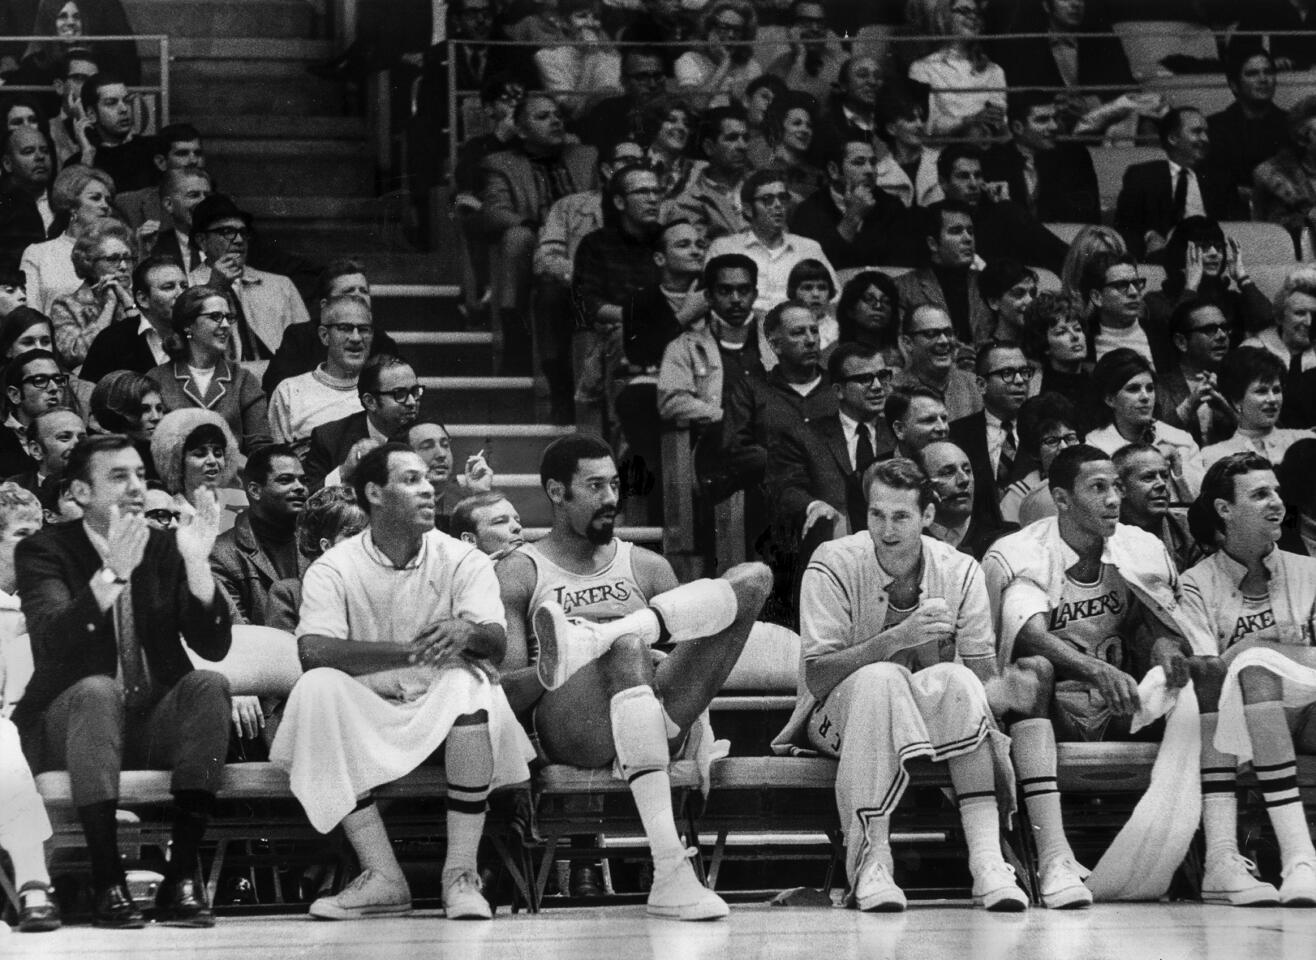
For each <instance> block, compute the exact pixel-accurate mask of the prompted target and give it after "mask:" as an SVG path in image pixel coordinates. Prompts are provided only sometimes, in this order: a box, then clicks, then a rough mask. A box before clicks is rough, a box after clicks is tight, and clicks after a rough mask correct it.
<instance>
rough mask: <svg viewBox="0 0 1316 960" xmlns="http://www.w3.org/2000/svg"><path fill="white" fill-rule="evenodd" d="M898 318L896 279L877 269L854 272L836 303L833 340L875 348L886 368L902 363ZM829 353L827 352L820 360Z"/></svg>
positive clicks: (825, 359)
mask: <svg viewBox="0 0 1316 960" xmlns="http://www.w3.org/2000/svg"><path fill="white" fill-rule="evenodd" d="M899 317H900V292H899V291H898V290H897V289H896V282H895V281H894V280H892V279H891V278H890V277H889V276H887V275H886V274H885V273H882V272H881V271H879V270H865V271H863V272H862V273H857V274H855V275H854V276H853V277H851V278H850V279H849V281H847V282H846V284H845V286H844V287H842V288H841V296H840V299H839V300H837V302H836V323H837V343H847V342H850V341H853V342H855V343H862V344H864V345H865V346H869V347H876V348H877V349H878V351H879V352H881V354H882V359H883V360H884V361H885V362H886V365H887V366H888V367H891V368H893V369H894V368H897V367H901V366H904V362H905V361H904V358H903V357H902V356H901V355H900V346H899V344H898V341H897V337H898V334H899V333H900V320H899ZM830 356H831V352H830V351H827V352H826V353H825V355H824V356H823V357H822V362H823V363H826V362H827V358H828V357H830Z"/></svg>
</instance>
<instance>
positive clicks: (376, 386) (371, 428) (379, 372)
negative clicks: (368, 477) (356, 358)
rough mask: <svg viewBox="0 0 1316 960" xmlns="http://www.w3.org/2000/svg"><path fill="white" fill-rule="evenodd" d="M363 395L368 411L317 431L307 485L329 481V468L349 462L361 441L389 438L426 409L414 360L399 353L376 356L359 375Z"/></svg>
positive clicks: (311, 487)
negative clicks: (404, 360) (355, 447)
mask: <svg viewBox="0 0 1316 960" xmlns="http://www.w3.org/2000/svg"><path fill="white" fill-rule="evenodd" d="M356 391H357V395H358V396H359V397H360V398H361V406H362V408H363V409H362V410H361V412H359V413H354V414H352V415H351V416H347V417H343V418H341V419H339V420H332V421H330V422H329V423H325V424H321V425H320V426H318V427H316V428H315V429H313V430H312V431H311V444H310V448H309V449H308V450H307V452H306V457H305V458H304V462H305V464H306V486H307V488H308V489H309V490H311V491H312V492H314V491H316V490H319V489H320V488H321V487H322V486H324V482H325V477H326V476H328V474H329V472H330V471H332V470H333V469H335V468H336V467H340V466H342V465H343V463H344V462H346V460H347V457H348V454H349V453H351V452H352V448H353V447H354V446H356V444H357V443H358V442H359V441H361V440H366V439H370V440H375V441H378V442H379V443H387V442H388V439H389V437H391V436H393V435H394V434H395V433H397V431H398V430H400V429H402V428H403V427H405V426H407V425H408V424H410V423H413V422H414V421H415V419H416V417H417V415H418V414H419V413H420V398H421V394H423V393H424V392H425V389H424V388H423V387H422V386H421V385H420V382H419V381H418V380H417V379H416V371H415V370H413V369H412V368H411V365H410V364H408V363H404V362H403V361H401V360H399V359H398V358H397V357H394V356H388V355H385V354H380V355H377V356H374V357H371V358H370V359H369V360H368V361H366V363H365V366H363V367H362V368H361V374H360V376H359V377H358V378H357V384H356Z"/></svg>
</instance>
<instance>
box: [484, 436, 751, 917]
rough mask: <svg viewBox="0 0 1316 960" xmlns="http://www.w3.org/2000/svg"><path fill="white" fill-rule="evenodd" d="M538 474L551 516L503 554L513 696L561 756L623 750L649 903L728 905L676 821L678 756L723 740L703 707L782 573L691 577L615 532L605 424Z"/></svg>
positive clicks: (672, 909)
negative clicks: (673, 778) (546, 525)
mask: <svg viewBox="0 0 1316 960" xmlns="http://www.w3.org/2000/svg"><path fill="white" fill-rule="evenodd" d="M540 478H541V481H542V483H543V487H544V491H545V493H546V494H547V495H548V498H549V500H550V502H551V503H552V508H553V526H552V529H551V531H550V532H549V533H548V534H547V535H546V536H545V537H543V538H542V539H540V540H538V541H536V542H535V543H532V544H527V545H525V546H523V547H521V548H520V549H518V550H516V551H514V552H513V553H511V554H510V555H509V556H507V557H506V558H505V559H503V560H502V561H500V562H499V564H498V566H497V568H496V572H497V574H498V580H499V584H500V586H501V588H502V597H503V606H504V609H505V611H506V615H507V657H506V659H505V660H504V662H503V665H502V671H503V687H504V689H505V690H506V691H507V695H508V699H509V700H510V701H511V703H512V707H513V709H514V710H515V711H516V712H517V714H518V716H520V717H521V718H522V722H523V723H525V724H526V725H527V726H528V728H529V729H530V730H532V731H533V733H535V734H536V735H537V736H538V740H539V747H540V751H541V753H542V754H543V755H544V756H545V757H546V758H547V759H548V760H549V761H550V762H554V763H567V764H573V765H575V766H579V767H601V766H605V765H607V764H609V763H613V762H614V761H615V762H616V766H617V768H618V770H619V773H620V774H621V775H622V776H624V777H625V778H626V780H627V782H628V783H629V785H630V791H631V795H632V796H633V797H634V799H635V805H636V808H637V809H638V811H639V814H640V821H641V823H642V824H643V825H644V831H645V835H646V836H647V837H648V839H649V848H650V851H651V853H652V855H653V861H654V880H653V887H652V888H651V890H650V892H649V898H648V912H649V913H650V914H651V915H654V916H660V917H669V918H674V919H680V920H709V919H716V918H719V917H724V916H726V915H727V905H726V903H725V902H723V900H722V898H721V897H719V896H718V895H717V894H715V893H714V892H713V891H711V890H708V889H707V888H705V887H704V886H703V885H702V884H700V883H699V881H698V879H697V878H696V876H695V873H694V870H693V868H692V867H691V864H690V862H689V857H690V856H692V855H694V853H695V851H694V850H687V849H686V848H685V846H684V844H683V843H682V842H681V838H680V836H679V835H678V833H677V831H676V822H675V819H674V817H673V814H672V798H671V782H670V778H669V777H668V773H667V768H668V763H669V761H670V760H671V758H672V756H673V755H675V754H677V753H683V754H684V755H692V754H697V752H698V750H699V747H700V745H701V744H704V745H707V744H709V743H710V742H711V737H710V736H709V731H708V730H707V729H706V728H705V725H704V724H703V723H702V722H699V721H700V718H701V716H702V715H703V714H704V712H705V710H706V709H707V707H708V705H709V703H710V702H711V701H712V699H713V697H714V696H715V695H716V694H717V692H718V690H719V689H720V688H721V686H722V684H723V682H724V681H725V680H726V678H727V675H728V674H729V673H730V672H731V668H732V667H733V666H734V665H735V663H736V660H737V659H738V658H739V656H740V653H741V650H742V649H743V648H744V646H745V641H746V639H747V638H748V636H749V631H750V628H751V626H752V625H753V623H754V620H755V617H756V616H757V615H758V612H759V608H760V607H761V606H762V604H763V601H764V599H765V598H766V597H767V594H768V591H769V589H770V588H771V585H772V576H771V573H770V572H769V570H768V568H767V567H765V566H763V565H762V564H742V565H740V566H737V567H734V568H732V569H731V570H729V571H728V572H727V574H726V576H725V577H724V578H722V579H718V580H697V581H694V582H693V583H688V584H685V585H680V584H678V583H677V579H676V574H675V573H674V572H673V571H672V568H671V566H670V564H668V562H667V561H666V560H664V559H663V558H662V557H660V556H658V555H657V554H655V553H652V552H650V551H648V550H644V549H642V548H639V547H635V546H632V545H631V544H629V543H626V542H625V541H622V540H619V539H617V538H616V537H615V536H614V535H613V527H614V522H615V518H616V513H617V503H618V475H617V466H616V464H615V463H614V461H613V458H612V451H611V449H610V448H609V447H608V446H607V444H605V443H603V441H601V440H599V439H597V438H595V437H590V436H585V435H581V434H576V435H572V436H569V437H563V438H562V439H560V440H558V441H556V442H554V443H553V444H552V445H551V446H550V447H549V448H548V449H547V450H545V451H544V456H543V461H542V463H541V465H540ZM609 621H611V622H609ZM536 643H537V644H538V646H537V647H536ZM659 643H662V644H667V643H670V644H673V646H672V649H671V652H670V654H669V655H668V656H667V657H666V658H665V659H662V660H660V661H659V662H657V663H655V657H654V656H653V651H652V650H651V649H650V648H651V647H652V646H653V645H655V644H659ZM605 717H606V718H607V722H602V721H603V718H605Z"/></svg>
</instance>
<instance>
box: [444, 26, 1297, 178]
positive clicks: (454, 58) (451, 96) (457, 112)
mask: <svg viewBox="0 0 1316 960" xmlns="http://www.w3.org/2000/svg"><path fill="white" fill-rule="evenodd" d="M1162 22H1163V21H1162ZM1186 25H1187V26H1189V27H1191V33H1190V34H1189V35H1191V36H1192V37H1193V38H1195V39H1197V40H1199V41H1201V42H1205V41H1206V39H1207V38H1210V39H1211V40H1213V41H1215V43H1216V44H1217V45H1219V44H1220V42H1221V41H1232V40H1234V39H1237V38H1240V37H1249V36H1250V37H1256V38H1258V39H1260V38H1264V37H1272V38H1274V37H1287V36H1303V37H1310V38H1311V41H1312V43H1313V44H1316V32H1308V31H1269V32H1242V31H1236V30H1215V31H1213V30H1211V29H1210V28H1208V27H1205V26H1202V27H1196V26H1194V25H1192V24H1186ZM765 29H770V28H765ZM870 29H871V32H870ZM900 30H901V28H899V27H877V26H875V27H874V28H865V29H864V30H863V31H861V32H860V33H858V34H855V35H850V36H845V37H835V36H833V37H832V38H830V40H829V43H830V44H831V45H832V46H833V48H834V49H840V50H842V51H844V52H846V53H847V54H849V55H868V54H870V53H872V54H874V55H876V56H877V57H878V58H879V59H881V60H887V59H891V58H892V57H893V54H894V51H895V50H896V49H897V48H899V47H900V46H922V47H928V46H929V45H944V44H945V43H946V38H945V37H943V36H939V35H933V34H909V33H902V32H900ZM761 33H762V31H761ZM1185 35H1186V34H1185V31H1184V30H1179V29H1174V30H1167V29H1148V30H1142V29H1140V30H1138V31H1137V36H1138V38H1139V40H1140V41H1145V40H1147V39H1149V38H1164V39H1181V38H1183V37H1184V36H1185ZM1053 36H1064V37H1068V38H1072V39H1075V40H1081V39H1085V38H1091V37H1092V36H1093V34H1092V33H1074V34H1056V35H1053V34H1050V33H1010V34H993V35H990V36H983V37H982V38H981V42H982V44H983V46H984V48H985V49H986V50H987V51H988V53H989V56H990V54H991V52H992V51H994V50H997V49H999V48H1000V47H1001V45H1002V44H1004V43H1007V42H1012V41H1018V40H1037V39H1050V38H1052V37H1053ZM1097 36H1101V37H1105V38H1109V39H1110V40H1112V41H1114V42H1119V43H1121V44H1122V45H1123V43H1124V41H1123V39H1122V37H1121V36H1120V34H1119V33H1117V32H1111V33H1103V34H1097ZM445 42H446V44H447V69H448V77H447V81H448V82H447V91H448V116H447V127H446V129H445V133H446V139H447V146H448V171H449V173H450V174H451V171H452V170H453V169H454V168H455V166H456V162H457V152H458V148H459V147H460V145H461V142H462V141H463V140H465V139H466V138H468V137H470V136H472V135H476V134H479V133H482V132H485V131H484V130H483V129H482V128H481V124H480V122H479V120H478V113H477V112H476V111H473V110H470V109H468V107H469V105H470V104H471V103H472V102H473V101H474V102H476V103H478V100H479V93H480V92H479V91H478V90H469V89H468V90H462V89H459V88H458V84H457V64H458V50H459V49H460V48H461V47H464V46H479V47H486V48H490V47H532V48H536V49H537V48H539V47H542V46H544V45H542V44H530V43H524V42H521V41H515V40H490V41H478V42H477V41H468V40H461V39H457V38H452V37H449V38H448V39H447V40H446V41H445ZM701 45H702V43H701V41H698V40H695V41H684V42H665V43H647V42H645V43H627V42H624V41H608V42H607V43H606V44H602V45H600V44H599V43H597V42H595V41H586V40H562V41H555V42H554V43H553V44H552V45H551V46H552V47H582V48H588V49H601V48H606V49H613V50H616V51H618V52H619V53H620V52H622V51H624V50H625V48H626V47H628V46H630V47H647V48H670V49H673V50H682V51H684V50H698V49H700V47H701ZM750 45H751V46H753V47H755V48H756V50H768V51H770V52H772V53H774V55H775V54H776V53H780V52H783V51H785V50H788V49H789V46H790V40H789V39H788V38H787V37H785V36H783V37H779V38H776V37H774V38H764V37H762V36H760V37H759V38H758V39H756V40H754V41H752V42H751V43H750ZM1125 49H1127V46H1126V47H1125ZM1173 52H1177V51H1175V50H1172V49H1170V48H1169V46H1168V45H1167V47H1166V48H1165V49H1164V51H1163V53H1164V54H1170V53H1173ZM767 59H768V58H766V57H760V58H759V62H760V63H762V64H765V65H766V60H767ZM1001 66H1002V67H1003V68H1005V69H1006V72H1007V79H1008V75H1009V69H1008V68H1009V64H1008V63H1003V64H1001ZM1130 67H1131V69H1132V71H1133V83H1132V84H1130V85H1128V86H1109V85H1101V86H1098V85H1086V86H1073V87H1066V86H1022V85H1018V86H1017V85H1013V84H1011V85H1009V86H1008V87H1007V89H1008V90H1010V91H1018V92H1022V91H1025V90H1032V91H1039V92H1048V93H1057V94H1060V93H1065V94H1073V95H1080V96H1083V95H1092V96H1110V95H1111V94H1118V93H1123V92H1146V93H1158V94H1162V95H1164V96H1166V97H1167V99H1170V100H1172V101H1175V102H1173V103H1171V105H1172V106H1173V105H1180V104H1183V105H1188V103H1187V101H1189V100H1191V97H1192V94H1193V92H1194V91H1212V92H1216V91H1220V90H1222V89H1227V88H1226V87H1225V83H1224V79H1223V63H1222V64H1221V73H1220V74H1209V73H1208V74H1202V73H1191V74H1174V73H1172V72H1169V71H1165V72H1163V73H1162V72H1154V73H1147V74H1143V75H1142V76H1139V72H1138V64H1134V63H1133V62H1132V58H1130ZM1299 75H1307V76H1309V77H1310V80H1309V81H1308V82H1306V83H1300V84H1299V85H1298V88H1299V89H1301V90H1303V91H1305V92H1308V93H1316V73H1312V74H1299ZM998 90H999V88H997V87H982V86H965V87H954V88H945V89H941V90H938V91H937V92H939V93H982V92H989V91H991V92H995V91H998ZM1279 90H1280V91H1281V93H1282V94H1288V93H1292V92H1293V90H1292V88H1289V89H1286V85H1285V84H1284V83H1283V82H1281V83H1280V86H1279ZM550 92H551V93H552V94H554V95H555V96H567V97H569V96H573V95H575V96H585V97H591V98H600V97H604V96H611V95H614V94H618V93H621V90H620V89H615V90H599V89H587V90H580V89H565V90H556V89H555V90H552V91H550ZM667 92H668V93H671V94H676V95H681V94H683V93H691V92H693V91H690V90H680V89H677V88H674V87H669V88H668V91H667ZM1286 99H1287V98H1286ZM820 106H821V105H820ZM1075 139H1082V140H1085V141H1087V142H1096V141H1099V140H1100V139H1101V138H1100V137H1099V136H1096V137H1091V136H1089V137H1080V138H1075Z"/></svg>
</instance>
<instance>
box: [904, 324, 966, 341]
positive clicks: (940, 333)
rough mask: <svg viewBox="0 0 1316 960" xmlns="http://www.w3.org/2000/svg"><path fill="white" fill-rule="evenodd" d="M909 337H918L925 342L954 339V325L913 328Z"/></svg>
mask: <svg viewBox="0 0 1316 960" xmlns="http://www.w3.org/2000/svg"><path fill="white" fill-rule="evenodd" d="M910 336H911V337H918V338H919V339H920V340H923V341H925V342H927V343H935V342H936V341H938V340H954V339H955V328H954V327H937V328H935V329H933V330H915V331H914V332H913V333H911V334H910Z"/></svg>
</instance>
